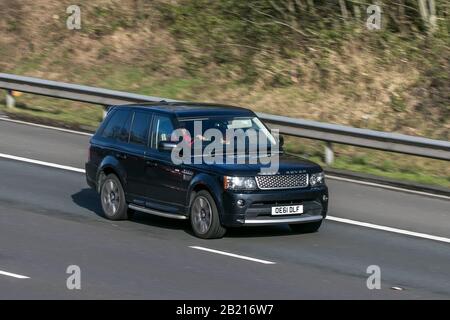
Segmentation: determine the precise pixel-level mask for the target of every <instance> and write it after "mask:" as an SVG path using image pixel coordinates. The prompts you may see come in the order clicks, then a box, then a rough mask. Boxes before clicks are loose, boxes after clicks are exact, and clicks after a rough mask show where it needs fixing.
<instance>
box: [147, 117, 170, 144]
mask: <svg viewBox="0 0 450 320" xmlns="http://www.w3.org/2000/svg"><path fill="white" fill-rule="evenodd" d="M173 130H174V128H173V124H172V121H171V119H170V118H169V117H167V116H155V118H154V121H153V129H152V131H153V132H152V148H153V149H156V148H157V146H158V143H159V142H161V141H170V138H171V135H172V132H173Z"/></svg>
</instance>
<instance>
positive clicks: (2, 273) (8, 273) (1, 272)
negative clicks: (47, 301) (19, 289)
mask: <svg viewBox="0 0 450 320" xmlns="http://www.w3.org/2000/svg"><path fill="white" fill-rule="evenodd" d="M0 275H3V276H7V277H13V278H17V279H30V277H27V276H22V275H20V274H16V273H11V272H6V271H1V270H0Z"/></svg>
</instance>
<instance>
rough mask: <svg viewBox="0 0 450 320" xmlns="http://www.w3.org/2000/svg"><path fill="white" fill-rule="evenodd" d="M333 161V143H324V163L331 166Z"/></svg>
mask: <svg viewBox="0 0 450 320" xmlns="http://www.w3.org/2000/svg"><path fill="white" fill-rule="evenodd" d="M333 162H334V152H333V145H332V144H331V142H328V141H327V142H326V143H325V163H326V164H327V166H331V165H332V164H333Z"/></svg>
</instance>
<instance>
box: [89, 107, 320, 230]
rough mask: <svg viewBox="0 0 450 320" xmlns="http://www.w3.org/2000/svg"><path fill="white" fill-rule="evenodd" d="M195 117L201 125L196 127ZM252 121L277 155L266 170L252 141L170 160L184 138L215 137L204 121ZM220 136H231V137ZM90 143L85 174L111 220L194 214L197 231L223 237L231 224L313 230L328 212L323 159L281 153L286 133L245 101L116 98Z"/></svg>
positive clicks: (243, 124)
mask: <svg viewBox="0 0 450 320" xmlns="http://www.w3.org/2000/svg"><path fill="white" fill-rule="evenodd" d="M196 121H197V122H201V124H202V129H201V130H202V131H200V132H198V131H197V132H196V133H195V134H194V135H192V133H193V132H194V131H195V130H196V129H195V128H194V123H195V122H196ZM249 128H251V129H253V130H255V131H256V132H257V133H259V134H262V136H263V137H267V138H268V139H269V140H270V141H272V144H270V143H269V148H268V151H267V152H266V154H263V156H265V157H266V160H267V157H268V158H270V159H272V158H273V159H275V157H277V159H276V160H277V161H278V163H277V170H276V172H272V173H267V172H263V170H262V169H263V168H265V167H266V168H267V163H264V164H263V163H262V161H256V163H255V160H260V158H261V157H263V156H260V154H261V153H260V152H259V151H257V152H256V153H255V152H251V150H250V149H251V148H249V147H251V143H248V142H247V143H246V144H244V145H245V149H244V150H245V152H244V153H242V152H237V150H236V149H235V148H234V149H233V148H232V149H231V150H230V149H228V151H225V152H224V153H223V159H225V158H226V160H228V161H225V162H224V163H220V162H217V163H206V162H205V161H203V158H202V157H200V160H199V159H198V158H199V157H198V154H195V152H193V155H191V156H190V157H188V158H189V159H192V161H191V162H186V161H185V162H182V163H179V162H174V161H173V152H174V150H175V149H176V148H177V146H179V143H180V141H184V143H185V145H188V146H189V145H192V146H193V145H194V144H195V143H194V142H195V141H197V140H201V141H202V142H205V141H211V140H214V139H208V137H206V138H205V136H204V134H205V132H206V131H205V130H207V129H215V130H216V131H215V132H216V133H217V132H225V130H227V129H244V130H245V129H249ZM177 129H178V132H179V130H182V131H181V132H187V133H189V134H188V136H187V138H186V139H187V144H186V139H184V138H185V137H181V138H180V137H178V139H175V140H174V139H173V133H174V130H175V131H176V130H177ZM275 136H276V135H275ZM215 139H218V138H215ZM258 141H259V140H258ZM216 142H221V143H223V145H224V146H225V145H228V144H229V141H227V138H225V139H221V141H216ZM90 143H91V145H90V150H89V160H88V162H87V163H86V178H87V182H88V184H89V185H90V186H91V187H92V188H95V189H96V190H97V191H98V192H99V193H100V195H101V204H102V208H103V211H104V214H105V216H106V217H107V218H109V219H112V220H121V219H127V218H128V217H129V215H130V214H132V213H133V212H134V211H140V212H144V213H149V214H154V215H158V216H162V217H167V218H174V219H189V220H190V222H191V225H192V229H193V231H194V233H195V235H197V236H198V237H201V238H219V237H222V236H223V235H224V234H225V231H226V228H227V227H239V226H261V225H273V224H289V225H290V227H291V229H293V230H294V231H299V232H315V231H317V230H318V229H319V227H320V225H321V223H322V220H323V219H324V218H325V216H326V213H327V207H328V189H327V187H326V185H325V181H324V174H323V171H322V169H321V167H320V166H319V165H317V164H315V163H313V162H310V161H307V160H303V159H301V158H298V157H294V156H291V155H288V154H286V153H284V152H283V150H282V148H281V146H282V144H283V139H282V138H281V137H280V138H274V136H273V135H272V134H271V132H270V131H269V130H268V129H267V127H266V126H265V125H264V124H263V123H262V122H261V121H260V120H259V118H258V117H257V116H256V115H255V113H253V112H252V111H250V110H248V109H244V108H238V107H230V106H223V105H210V104H199V103H167V102H161V103H156V104H155V103H154V104H144V105H142V104H141V105H126V106H114V107H111V108H110V110H109V112H108V115H107V116H106V118H105V120H104V121H103V123H102V124H101V126H100V127H99V129H98V130H97V132H96V133H95V135H94V136H93V137H92V139H91V141H90ZM270 146H272V147H270ZM273 146H276V147H277V148H273ZM202 150H203V151H204V150H205V148H204V146H202V149H201V150H200V151H202ZM252 150H253V151H254V149H252ZM188 151H189V150H188ZM180 154H181V155H183V150H182V151H181V152H180ZM213 154H214V152H213ZM215 156H218V157H219V158H220V157H221V155H220V154H218V155H215ZM185 158H186V157H185ZM251 158H252V159H253V160H254V161H253V162H252V163H250V161H247V162H248V163H247V162H245V160H249V159H251ZM230 159H231V160H232V161H230ZM233 160H235V161H233ZM230 162H231V163H230ZM233 162H234V163H233ZM260 162H261V163H260Z"/></svg>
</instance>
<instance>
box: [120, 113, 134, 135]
mask: <svg viewBox="0 0 450 320" xmlns="http://www.w3.org/2000/svg"><path fill="white" fill-rule="evenodd" d="M132 121H133V114H132V113H131V112H130V114H129V116H128V120H127V121H126V122H125V124H124V125H123V126H122V129H120V132H119V134H118V136H117V139H118V140H119V141H121V142H125V143H128V140H129V138H130V127H131V122H132Z"/></svg>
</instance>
